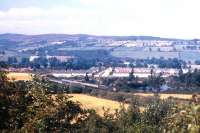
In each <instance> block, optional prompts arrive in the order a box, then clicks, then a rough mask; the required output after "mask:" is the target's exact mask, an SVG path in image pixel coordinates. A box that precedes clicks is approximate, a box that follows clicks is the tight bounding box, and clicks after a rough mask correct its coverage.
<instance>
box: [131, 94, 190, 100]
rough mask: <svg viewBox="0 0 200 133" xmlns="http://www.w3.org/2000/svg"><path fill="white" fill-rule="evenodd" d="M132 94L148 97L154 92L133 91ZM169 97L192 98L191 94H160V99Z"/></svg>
mask: <svg viewBox="0 0 200 133" xmlns="http://www.w3.org/2000/svg"><path fill="white" fill-rule="evenodd" d="M134 95H137V96H143V97H149V96H153V95H154V94H153V93H134ZM169 97H173V98H178V99H184V100H189V99H191V98H192V94H160V98H161V99H167V98H169Z"/></svg>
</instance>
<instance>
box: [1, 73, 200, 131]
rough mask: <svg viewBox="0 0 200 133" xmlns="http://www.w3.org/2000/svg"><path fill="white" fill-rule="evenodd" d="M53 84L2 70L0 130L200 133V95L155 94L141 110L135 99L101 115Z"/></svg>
mask: <svg viewBox="0 0 200 133" xmlns="http://www.w3.org/2000/svg"><path fill="white" fill-rule="evenodd" d="M51 87H52V83H49V82H47V81H46V80H44V79H40V78H34V80H33V81H28V82H8V80H7V79H6V73H5V72H2V71H1V72H0V130H1V131H2V132H80V133H85V132H88V133H110V132H115V133H134V132H136V133H158V132H163V133H177V132H178V133H199V132H200V104H199V99H198V97H197V96H194V97H193V100H192V101H191V103H190V104H189V105H180V104H177V103H174V102H173V101H172V100H160V99H159V97H158V96H155V97H154V98H153V99H152V101H151V102H148V104H147V105H146V106H145V110H144V111H143V112H141V111H140V108H139V101H138V100H137V98H133V99H132V101H131V103H130V106H129V108H128V109H125V108H124V107H123V105H122V107H121V109H120V110H116V112H115V113H114V114H111V113H109V110H105V113H104V117H100V116H99V115H98V114H96V112H95V111H93V110H84V109H82V108H81V107H80V105H79V104H78V103H75V102H72V101H71V100H69V97H68V96H66V95H63V94H56V95H52V94H50V93H49V91H48V89H49V88H51ZM53 87H57V86H53Z"/></svg>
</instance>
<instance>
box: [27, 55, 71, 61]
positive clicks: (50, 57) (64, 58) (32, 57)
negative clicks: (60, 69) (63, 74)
mask: <svg viewBox="0 0 200 133" xmlns="http://www.w3.org/2000/svg"><path fill="white" fill-rule="evenodd" d="M40 57H41V56H38V55H34V56H30V58H29V61H30V62H33V61H34V60H35V59H38V58H40ZM44 57H45V58H46V59H47V60H50V59H53V58H56V59H57V60H59V61H60V62H67V61H69V60H71V59H74V57H73V56H49V55H47V56H44Z"/></svg>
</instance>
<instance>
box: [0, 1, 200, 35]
mask: <svg viewBox="0 0 200 133" xmlns="http://www.w3.org/2000/svg"><path fill="white" fill-rule="evenodd" d="M0 33H23V34H43V33H68V34H74V33H75V34H76V33H85V34H96V35H152V36H161V37H173V38H200V0H0Z"/></svg>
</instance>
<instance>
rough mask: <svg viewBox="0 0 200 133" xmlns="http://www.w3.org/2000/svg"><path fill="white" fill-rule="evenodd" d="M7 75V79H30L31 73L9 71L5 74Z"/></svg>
mask: <svg viewBox="0 0 200 133" xmlns="http://www.w3.org/2000/svg"><path fill="white" fill-rule="evenodd" d="M7 77H8V78H9V80H16V81H19V80H26V81H27V80H32V76H31V73H15V72H11V73H8V74H7Z"/></svg>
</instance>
